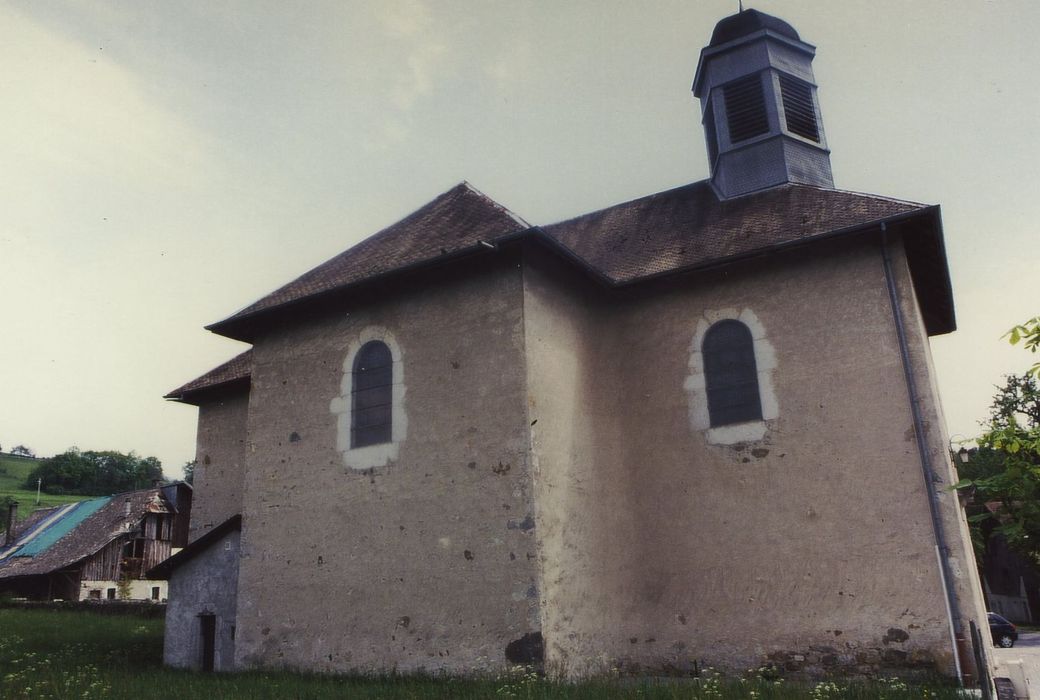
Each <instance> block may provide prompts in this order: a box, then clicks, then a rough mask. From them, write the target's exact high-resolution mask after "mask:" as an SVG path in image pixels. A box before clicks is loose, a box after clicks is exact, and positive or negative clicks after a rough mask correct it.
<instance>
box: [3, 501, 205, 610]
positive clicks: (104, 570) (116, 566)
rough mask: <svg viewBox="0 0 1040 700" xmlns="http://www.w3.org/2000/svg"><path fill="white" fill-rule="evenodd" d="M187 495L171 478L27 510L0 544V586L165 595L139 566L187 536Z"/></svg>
mask: <svg viewBox="0 0 1040 700" xmlns="http://www.w3.org/2000/svg"><path fill="white" fill-rule="evenodd" d="M191 495H192V491H191V487H190V486H188V485H187V484H173V485H170V486H165V487H162V488H152V489H142V490H140V491H131V492H129V493H122V494H118V495H115V496H107V497H104V498H95V499H91V500H87V501H80V502H79V503H70V504H67V505H64V506H56V507H54V508H42V509H39V510H36V511H34V512H33V513H32V514H31V515H29V517H28V518H26V519H25V521H23V522H22V523H20V524H19V525H18V526H16V527H14V528H13V529H10V530H9V532H10V533H11V534H10V535H9V536H8V537H7V538H6V539H5V540H4V543H3V546H2V547H0V593H7V594H10V595H15V596H19V597H24V598H30V599H34V600H54V599H61V600H117V599H120V600H154V601H161V600H165V599H166V582H165V581H149V580H146V579H145V578H144V572H146V571H147V570H148V569H150V568H152V567H153V566H156V565H157V564H159V563H160V562H162V561H163V560H165V559H166V558H168V557H169V556H170V555H171V554H172V553H173V552H176V551H177V550H178V549H179V548H180V547H183V546H184V545H185V544H186V543H187V536H188V532H187V522H188V516H189V514H190V512H191ZM14 508H17V504H15V505H14V506H12V510H13V509H14ZM8 518H9V520H10V521H13V520H15V517H14V513H13V512H9V513H8Z"/></svg>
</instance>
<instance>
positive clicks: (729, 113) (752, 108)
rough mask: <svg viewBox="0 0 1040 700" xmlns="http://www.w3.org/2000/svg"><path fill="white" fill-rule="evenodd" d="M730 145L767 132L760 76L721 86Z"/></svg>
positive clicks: (767, 122)
mask: <svg viewBox="0 0 1040 700" xmlns="http://www.w3.org/2000/svg"><path fill="white" fill-rule="evenodd" d="M722 95H723V97H724V98H725V102H726V125H727V126H728V127H729V140H730V143H739V142H740V141H746V140H747V139H749V138H752V137H754V136H759V135H761V134H764V133H766V132H768V131H769V117H768V116H767V115H766V98H765V94H764V93H763V92H762V76H761V74H758V73H756V74H755V75H749V76H747V77H745V78H740V79H739V80H734V81H733V82H732V83H727V84H726V85H723V86H722Z"/></svg>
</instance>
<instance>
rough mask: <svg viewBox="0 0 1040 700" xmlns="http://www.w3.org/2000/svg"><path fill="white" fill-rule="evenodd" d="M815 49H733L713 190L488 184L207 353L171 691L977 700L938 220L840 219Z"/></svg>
mask: <svg viewBox="0 0 1040 700" xmlns="http://www.w3.org/2000/svg"><path fill="white" fill-rule="evenodd" d="M814 53H815V49H814V47H813V46H812V45H810V44H808V43H806V42H805V41H803V40H802V39H801V37H800V36H799V35H798V33H797V32H796V31H795V29H794V28H792V27H791V26H790V25H789V24H787V23H786V22H784V21H782V20H780V19H778V18H776V17H772V16H769V15H767V14H764V13H761V12H758V11H756V10H746V11H743V12H740V13H738V14H735V15H732V16H730V17H726V18H725V19H723V20H721V21H720V22H719V23H718V24H717V26H716V27H715V29H714V32H713V33H712V35H711V39H710V42H709V43H708V45H707V46H706V47H705V48H704V49H703V50H702V51H701V54H700V60H699V63H698V65H697V70H696V75H695V78H694V82H693V92H694V95H695V96H696V97H697V98H698V100H699V106H700V117H701V122H702V124H703V130H704V138H705V141H706V144H707V150H708V153H709V156H710V175H709V177H708V179H706V180H701V181H697V182H693V183H691V184H688V185H684V186H681V187H678V188H676V189H673V190H669V191H666V192H659V193H657V194H651V195H649V196H643V197H640V198H638V199H634V200H632V201H628V202H624V203H621V204H617V205H615V206H612V207H609V208H607V209H603V210H600V211H595V212H592V213H589V214H585V215H583V216H579V217H577V218H574V219H570V220H568V221H562V222H559V223H554V224H551V225H532V224H530V223H528V222H526V221H524V220H523V219H522V218H520V217H519V216H518V215H516V214H514V213H512V212H510V211H509V210H507V209H506V208H505V207H503V206H502V205H500V204H498V203H496V202H494V201H492V200H491V199H489V198H488V197H486V196H485V195H483V194H481V193H480V192H479V191H478V190H477V189H475V188H474V187H472V186H470V185H469V184H467V183H462V184H460V185H458V186H456V187H454V188H452V189H450V190H449V191H447V192H445V193H444V194H442V195H440V196H439V197H437V198H436V199H434V200H433V201H432V202H430V203H428V204H426V205H424V206H422V207H420V208H419V209H418V210H416V211H414V212H413V213H412V214H410V215H408V216H407V217H405V218H403V219H401V220H400V221H399V222H397V223H395V224H393V225H391V226H389V227H387V228H385V229H383V230H382V231H379V232H378V233H376V234H374V235H373V236H371V237H369V238H367V239H366V240H364V241H362V242H361V243H359V244H357V245H356V246H354V247H352V248H350V249H349V250H347V251H345V252H344V253H342V254H340V255H338V256H336V257H334V258H332V259H331V260H329V261H328V262H326V263H324V264H322V265H320V266H318V267H316V268H315V269H313V270H311V271H310V272H307V273H306V274H304V275H303V276H301V277H299V278H298V279H296V280H294V281H292V282H290V283H288V284H286V285H285V286H283V287H281V288H279V289H277V290H276V291H274V292H273V293H271V294H269V295H268V296H266V297H264V298H262V299H260V300H259V301H257V302H255V303H254V304H252V305H250V306H248V307H246V308H245V309H243V310H242V311H239V312H238V313H236V314H234V315H233V316H231V317H229V318H227V319H225V320H223V321H220V322H218V323H215V324H213V325H211V326H209V327H208V328H209V330H211V331H213V332H215V333H218V334H221V335H224V336H227V337H229V338H234V339H237V340H241V341H245V342H247V343H250V344H251V345H252V348H251V350H249V351H248V352H246V353H244V354H242V355H240V356H238V357H236V358H234V359H232V360H231V361H229V362H228V363H226V364H224V365H222V366H220V367H218V368H216V369H214V370H212V371H211V372H209V373H207V374H205V375H203V376H201V377H199V378H198V379H196V380H194V381H192V382H190V383H188V384H186V385H184V386H182V387H181V388H179V389H177V390H175V391H173V392H172V393H171V394H170V395H169V396H168V397H167V398H170V399H174V400H177V401H181V402H184V403H187V404H192V405H195V406H198V409H199V424H198V445H197V457H198V466H197V467H196V471H195V501H194V506H193V511H192V523H191V539H192V544H191V545H189V546H188V547H187V548H186V549H185V550H183V551H182V552H180V553H179V554H178V555H176V556H175V557H173V558H172V559H170V560H168V561H167V562H166V563H165V564H163V565H162V567H161V568H162V571H161V572H159V573H162V574H164V575H168V576H169V582H170V583H169V590H170V593H169V595H170V605H169V609H168V616H167V633H166V634H167V636H166V652H165V658H166V662H167V663H169V664H171V665H175V666H183V667H195V668H211V669H217V670H220V669H231V668H256V667H287V668H294V669H301V670H308V671H320V672H334V673H385V672H391V671H396V672H404V673H407V672H417V671H427V672H440V671H443V672H447V673H451V674H471V673H481V672H496V671H499V670H501V669H503V668H506V667H508V666H510V665H512V664H516V663H533V664H540V665H542V667H543V668H545V670H546V671H547V672H548V673H551V674H555V675H557V676H560V677H566V678H577V677H584V676H587V675H593V674H597V673H602V672H606V671H608V670H610V669H615V668H617V669H620V670H621V672H622V673H629V672H631V673H652V674H663V673H687V672H691V671H692V670H693V669H696V668H703V667H704V666H706V665H710V666H714V667H716V668H720V669H731V670H734V671H736V672H740V671H742V670H744V669H747V668H757V667H760V666H762V665H766V664H772V665H775V666H776V667H777V668H779V669H782V670H783V672H785V673H791V674H794V675H801V676H806V677H822V676H828V675H841V674H885V675H893V674H904V673H915V672H936V671H937V672H939V673H942V674H945V675H949V676H961V677H963V678H964V679H965V680H966V682H968V683H971V682H973V679H974V678H975V677H977V673H978V670H979V669H978V664H977V661H976V660H977V658H979V656H978V654H980V653H982V652H981V647H980V646H976V648H975V649H973V643H972V638H973V631H977V630H978V629H979V627H980V626H981V629H982V634H988V630H987V628H986V616H985V610H984V608H983V603H982V597H981V591H980V588H979V582H978V578H977V574H976V571H975V565H974V561H973V554H972V551H971V546H970V543H969V540H968V535H967V528H966V525H965V521H964V516H963V512H962V509H961V507H960V504H959V503H958V499H957V495H956V494H955V493H954V492H952V491H951V490H950V489H949V486H950V484H951V483H953V481H954V480H955V478H954V472H953V468H952V465H951V463H950V460H949V456H948V449H947V446H948V442H947V435H946V433H945V423H944V419H943V416H942V411H941V408H940V406H939V401H938V395H937V391H936V386H935V374H934V369H933V366H932V362H931V357H930V350H929V337H931V336H935V335H941V334H944V333H950V332H952V331H954V330H955V327H956V322H955V316H954V306H953V296H952V290H951V285H950V275H949V270H948V268H947V262H946V255H945V250H944V244H943V232H942V223H941V219H940V213H939V208H938V207H937V206H931V205H923V204H916V203H913V202H907V201H902V200H899V199H893V198H891V197H888V196H876V195H869V194H860V193H854V192H848V191H844V190H840V189H836V188H835V187H834V183H833V180H832V175H831V167H830V156H829V153H830V152H829V149H828V144H827V137H826V134H825V130H824V124H823V120H822V117H821V113H820V109H819V102H818V100H817V87H816V83H815V80H814V77H813V70H812V60H813V56H814ZM852 136H853V135H845V137H846V138H851V137H852ZM975 636H976V637H977V635H975ZM981 658H983V659H984V658H985V655H984V653H982V656H981Z"/></svg>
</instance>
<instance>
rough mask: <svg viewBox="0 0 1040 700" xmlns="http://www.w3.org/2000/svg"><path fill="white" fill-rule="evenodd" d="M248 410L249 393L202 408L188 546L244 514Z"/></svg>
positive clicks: (222, 398)
mask: <svg viewBox="0 0 1040 700" xmlns="http://www.w3.org/2000/svg"><path fill="white" fill-rule="evenodd" d="M248 408H249V394H248V391H240V392H238V393H234V394H223V395H221V396H219V397H217V398H214V399H211V400H207V401H205V402H204V403H202V404H201V405H200V406H199V426H198V433H197V442H196V449H195V460H196V464H195V474H194V483H193V484H192V486H193V488H194V494H193V501H192V507H191V523H190V525H189V530H188V541H189V542H194V541H195V540H196V539H198V538H199V537H200V536H201V535H204V534H205V533H207V532H209V531H210V530H211V529H213V528H214V527H216V526H217V525H220V524H221V523H222V522H224V521H225V520H227V519H228V518H230V517H231V516H233V515H238V514H239V513H241V512H242V476H243V471H244V469H245V456H246V418H247V415H248Z"/></svg>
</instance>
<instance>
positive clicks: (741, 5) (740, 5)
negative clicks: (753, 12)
mask: <svg viewBox="0 0 1040 700" xmlns="http://www.w3.org/2000/svg"><path fill="white" fill-rule="evenodd" d="M743 11H744V0H737V12H743Z"/></svg>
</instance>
